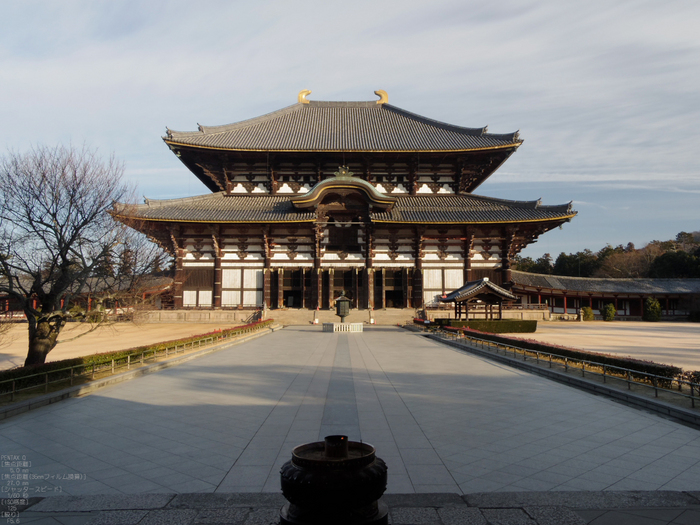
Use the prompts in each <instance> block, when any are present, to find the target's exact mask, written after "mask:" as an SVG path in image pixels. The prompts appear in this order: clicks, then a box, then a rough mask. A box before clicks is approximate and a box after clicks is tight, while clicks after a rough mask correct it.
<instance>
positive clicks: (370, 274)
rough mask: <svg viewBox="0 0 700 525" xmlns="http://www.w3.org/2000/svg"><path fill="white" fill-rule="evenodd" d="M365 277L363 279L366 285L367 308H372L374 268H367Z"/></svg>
mask: <svg viewBox="0 0 700 525" xmlns="http://www.w3.org/2000/svg"><path fill="white" fill-rule="evenodd" d="M365 271H366V272H367V279H365V286H367V308H369V309H374V268H367V269H366V270H365Z"/></svg>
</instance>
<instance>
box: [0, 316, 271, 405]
mask: <svg viewBox="0 0 700 525" xmlns="http://www.w3.org/2000/svg"><path fill="white" fill-rule="evenodd" d="M272 322H273V320H272V319H268V320H266V321H257V322H255V323H250V324H247V325H242V326H237V327H235V328H227V329H225V330H215V331H213V332H208V333H205V334H198V335H193V336H191V337H186V338H183V339H173V340H172V341H164V342H162V343H155V344H152V345H145V346H137V347H134V348H129V349H127V350H117V351H116V352H105V353H101V354H92V355H86V356H83V357H75V358H72V359H63V360H61V361H52V362H50V363H44V364H41V365H34V366H26V367H19V368H13V369H11V370H4V371H2V372H0V381H5V380H8V379H14V380H15V381H16V383H15V385H16V388H18V389H19V388H27V387H30V386H34V385H41V384H43V383H44V376H43V374H45V373H46V372H52V371H55V372H54V373H53V374H51V380H52V381H54V380H57V379H60V378H62V377H65V378H68V377H70V370H63V369H69V368H71V367H80V368H76V369H74V374H76V375H78V374H80V373H83V372H86V371H89V370H91V369H92V366H93V365H94V366H95V367H99V366H100V365H105V364H111V362H112V360H114V361H115V363H116V362H122V361H124V362H126V360H127V358H128V357H129V356H131V357H132V358H135V357H139V358H140V356H141V353H144V354H150V353H152V352H161V351H164V350H165V349H166V348H174V347H176V346H182V345H186V344H191V343H196V342H198V341H202V340H205V339H208V338H210V337H219V336H222V335H223V336H227V337H230V336H235V335H237V334H241V333H245V332H250V331H254V330H259V329H261V328H264V327H266V326H268V325H270V324H272ZM81 365H82V366H81ZM59 371H60V372H59ZM36 374H41V375H39V376H36V377H27V376H35V375H36ZM6 387H7V384H5V385H3V386H2V387H0V391H4V390H6Z"/></svg>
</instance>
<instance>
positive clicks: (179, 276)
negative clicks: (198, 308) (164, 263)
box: [170, 228, 185, 309]
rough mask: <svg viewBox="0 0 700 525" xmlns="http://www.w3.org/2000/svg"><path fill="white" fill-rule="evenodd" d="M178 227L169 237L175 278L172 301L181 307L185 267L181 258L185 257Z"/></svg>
mask: <svg viewBox="0 0 700 525" xmlns="http://www.w3.org/2000/svg"><path fill="white" fill-rule="evenodd" d="M178 234H179V229H175V228H174V229H172V230H171V231H170V239H171V241H172V243H173V247H174V248H175V278H174V279H173V302H174V303H175V305H174V306H175V308H176V309H179V308H182V288H183V286H184V284H185V269H184V267H183V264H182V262H183V259H184V258H185V248H184V247H183V246H182V244H181V239H180V238H179V236H178Z"/></svg>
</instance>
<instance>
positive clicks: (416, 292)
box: [412, 268, 423, 308]
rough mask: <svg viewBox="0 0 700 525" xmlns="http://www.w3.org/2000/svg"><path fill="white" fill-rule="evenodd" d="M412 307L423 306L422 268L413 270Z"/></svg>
mask: <svg viewBox="0 0 700 525" xmlns="http://www.w3.org/2000/svg"><path fill="white" fill-rule="evenodd" d="M412 306H413V308H422V306H423V270H422V269H421V268H414V270H413V305H412Z"/></svg>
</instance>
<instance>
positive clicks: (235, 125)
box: [163, 103, 307, 139]
mask: <svg viewBox="0 0 700 525" xmlns="http://www.w3.org/2000/svg"><path fill="white" fill-rule="evenodd" d="M306 105H307V104H298V103H297V104H292V105H291V106H287V107H285V108H282V109H278V110H275V111H272V112H270V113H265V114H264V115H260V116H258V117H253V118H249V119H245V120H239V121H238V122H232V123H231V124H222V125H220V126H203V125H201V124H197V127H198V128H199V129H198V130H197V131H175V130H172V129H169V128H166V130H167V134H168V135H167V137H163V139H172V138H176V137H182V138H184V137H192V136H196V135H212V134H216V133H225V132H227V131H232V130H234V129H240V128H245V127H248V126H252V125H255V124H259V123H260V122H265V121H267V120H271V119H273V118H277V117H281V116H282V115H286V114H287V113H291V112H293V111H299V110H300V109H303V106H306Z"/></svg>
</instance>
